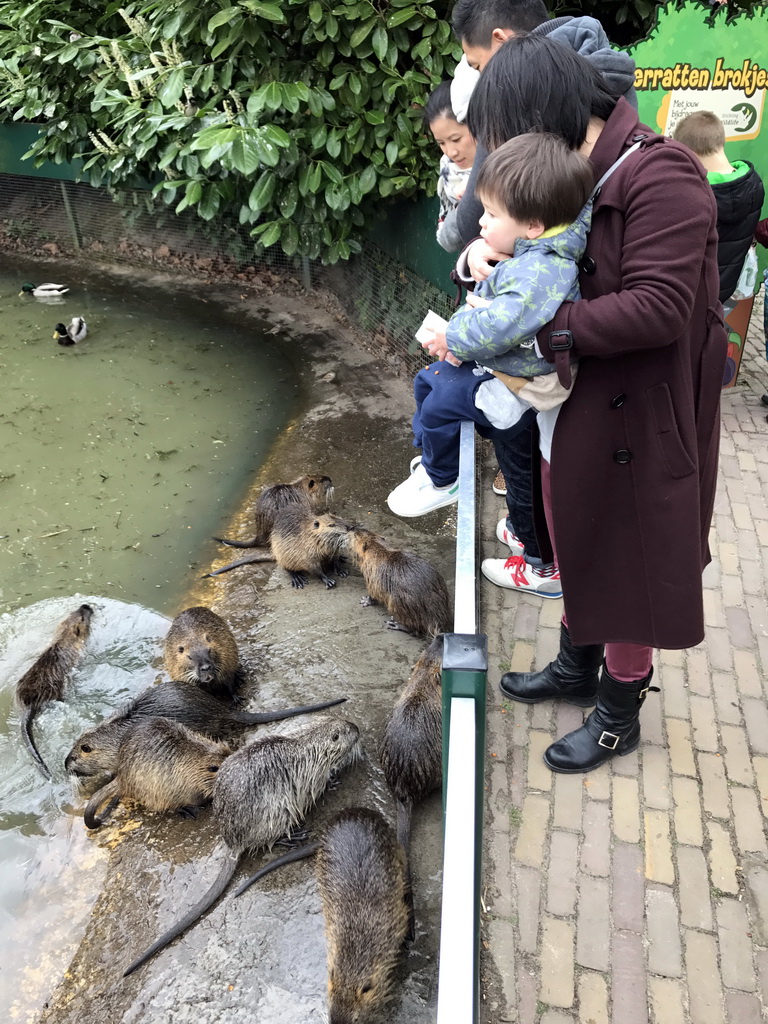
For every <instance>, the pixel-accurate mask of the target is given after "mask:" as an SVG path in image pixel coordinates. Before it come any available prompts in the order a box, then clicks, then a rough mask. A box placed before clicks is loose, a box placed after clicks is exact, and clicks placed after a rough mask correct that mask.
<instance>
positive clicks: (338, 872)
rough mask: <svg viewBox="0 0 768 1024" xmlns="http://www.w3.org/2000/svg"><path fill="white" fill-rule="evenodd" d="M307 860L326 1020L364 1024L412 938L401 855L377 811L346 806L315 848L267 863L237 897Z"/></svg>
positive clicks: (388, 991)
mask: <svg viewBox="0 0 768 1024" xmlns="http://www.w3.org/2000/svg"><path fill="white" fill-rule="evenodd" d="M313 854H316V861H315V872H316V874H317V881H318V888H319V889H320V896H321V898H322V901H323V915H324V917H325V932H326V944H327V948H328V1021H329V1024H363V1022H365V1021H368V1020H369V1019H370V1018H371V1017H372V1016H373V1015H375V1014H377V1013H378V1011H379V1010H380V1009H381V1008H382V1006H383V1005H385V1004H386V1003H387V1001H388V1000H389V999H390V998H391V996H392V991H393V982H394V976H395V969H396V967H397V963H398V960H399V958H400V954H401V951H402V948H403V945H404V944H405V941H406V939H407V938H408V936H409V933H410V932H409V930H410V928H411V917H410V892H409V887H408V880H407V873H406V860H405V853H404V851H403V848H402V846H401V845H400V843H399V842H398V841H397V839H396V837H395V834H394V832H393V831H392V829H391V828H390V827H389V825H388V824H387V823H386V821H385V820H384V819H383V818H382V816H381V815H380V814H379V813H378V811H371V810H368V808H365V807H351V808H348V809H347V810H344V811H341V812H340V813H339V814H337V815H336V816H335V817H334V818H332V819H331V821H330V822H329V823H328V824H327V825H326V827H325V828H324V829H323V830H322V833H321V836H320V839H319V841H318V842H316V843H311V844H308V845H307V846H304V847H302V848H301V849H299V850H294V851H292V852H291V853H287V854H285V856H283V857H278V858H277V859H276V860H274V861H272V862H271V863H270V864H267V865H266V866H265V867H263V868H262V869H261V871H258V872H257V873H256V874H255V875H253V876H252V877H251V878H249V879H248V880H247V881H246V882H244V883H243V884H242V885H241V886H240V888H239V889H238V890H237V892H236V893H235V895H236V896H239V895H240V894H241V893H243V892H245V890H246V889H247V888H248V887H249V886H250V885H252V884H253V882H255V881H257V880H258V879H259V878H263V877H264V875H266V874H269V873H270V872H271V871H274V870H275V869H276V868H278V867H281V866H282V865H283V864H288V863H291V862H292V861H296V860H300V859H303V858H304V857H310V856H312V855H313Z"/></svg>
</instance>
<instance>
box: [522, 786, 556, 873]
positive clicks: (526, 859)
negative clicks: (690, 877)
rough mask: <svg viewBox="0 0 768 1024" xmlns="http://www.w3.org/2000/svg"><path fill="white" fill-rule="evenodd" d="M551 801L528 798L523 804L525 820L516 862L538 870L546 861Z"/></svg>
mask: <svg viewBox="0 0 768 1024" xmlns="http://www.w3.org/2000/svg"><path fill="white" fill-rule="evenodd" d="M548 820H549V800H547V798H546V797H543V796H527V797H526V798H525V803H524V804H523V820H522V823H521V825H520V831H519V833H518V836H517V844H516V845H515V860H518V861H520V863H521V864H527V865H528V867H531V868H538V867H540V866H541V863H542V861H543V859H544V843H545V842H546V838H547V822H548Z"/></svg>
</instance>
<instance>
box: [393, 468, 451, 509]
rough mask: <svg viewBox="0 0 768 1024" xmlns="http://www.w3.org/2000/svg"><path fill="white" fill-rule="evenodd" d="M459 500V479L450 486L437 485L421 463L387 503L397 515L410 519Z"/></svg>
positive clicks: (398, 486)
mask: <svg viewBox="0 0 768 1024" xmlns="http://www.w3.org/2000/svg"><path fill="white" fill-rule="evenodd" d="M458 500H459V481H458V480H457V481H456V482H455V483H453V484H450V485H449V486H448V487H435V485H434V484H433V483H432V481H431V480H430V479H429V476H428V475H427V471H426V469H424V467H423V466H422V465H421V463H419V464H418V465H417V466H416V468H415V469H414V471H413V473H412V474H411V475H410V476H409V477H408V479H407V480H404V481H403V482H402V483H401V484H398V485H397V487H396V488H395V489H394V491H392V492H391V493H390V495H389V497H388V498H387V505H389V507H390V510H391V511H392V512H394V513H395V515H396V516H403V517H404V518H406V519H409V518H411V517H413V516H423V515H426V513H427V512H432V511H433V510H434V509H436V508H442V507H443V506H444V505H454V504H455V503H456V502H457V501H458Z"/></svg>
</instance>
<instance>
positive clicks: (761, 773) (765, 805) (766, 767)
mask: <svg viewBox="0 0 768 1024" xmlns="http://www.w3.org/2000/svg"><path fill="white" fill-rule="evenodd" d="M752 767H753V768H754V769H755V778H756V779H757V788H758V791H759V793H760V805H761V810H762V812H763V815H764V816H766V817H768V757H753V758H752Z"/></svg>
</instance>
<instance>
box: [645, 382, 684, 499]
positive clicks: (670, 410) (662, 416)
mask: <svg viewBox="0 0 768 1024" xmlns="http://www.w3.org/2000/svg"><path fill="white" fill-rule="evenodd" d="M645 395H646V398H647V399H648V404H649V405H650V407H651V415H652V417H653V423H654V426H655V428H656V440H657V442H658V445H659V451H660V453H661V457H662V459H663V460H664V465H665V466H666V467H667V469H668V471H669V475H670V476H671V477H672V478H673V479H674V480H679V479H681V477H684V476H689V475H690V474H691V473H693V472H694V470H695V469H696V467H695V466H694V464H693V460H692V459H691V457H690V455H689V454H688V452H687V451H686V450H685V445H684V444H683V439H682V438H681V437H680V431H679V430H678V427H677V421H676V419H675V410H674V406H673V405H672V394H671V392H670V390H669V385H668V384H656V385H655V386H654V387H652V388H648V390H647V391H646V392H645Z"/></svg>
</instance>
